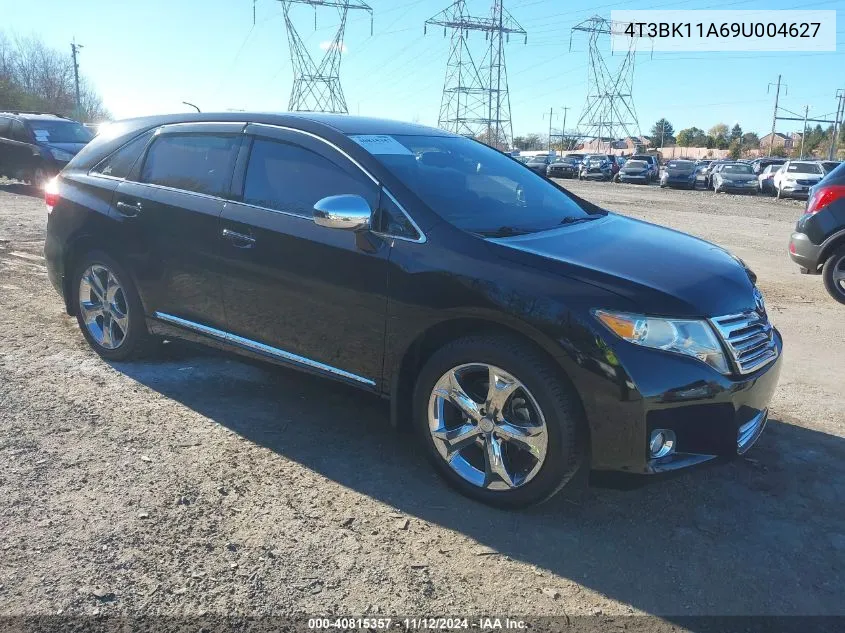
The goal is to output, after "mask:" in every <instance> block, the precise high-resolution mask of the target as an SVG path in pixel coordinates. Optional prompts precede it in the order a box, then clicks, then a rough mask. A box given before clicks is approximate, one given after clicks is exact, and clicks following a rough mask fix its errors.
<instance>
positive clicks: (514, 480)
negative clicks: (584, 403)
mask: <svg viewBox="0 0 845 633" xmlns="http://www.w3.org/2000/svg"><path fill="white" fill-rule="evenodd" d="M413 406H414V427H415V431H416V433H417V435H418V437H419V439H420V441H421V443H422V445H423V447H424V450H425V452H426V455H427V457H428V458H429V460H430V461H431V462H432V464H433V465H434V467H435V469H436V470H437V472H438V473H439V474H440V475H441V476H442V477H443V478H444V479H446V481H447V482H448V483H449V484H450V485H452V486H453V487H454V488H456V489H457V490H458V491H460V492H461V493H462V494H464V495H466V496H468V497H471V498H473V499H476V500H478V501H481V502H482V503H486V504H489V505H492V506H496V507H501V508H519V507H524V506H528V505H532V504H535V503H539V502H541V501H544V500H546V499H548V498H549V497H551V496H552V495H554V494H555V493H556V492H557V491H558V490H560V489H561V488H562V487H563V486H564V485H565V484H566V483H567V482H568V481H569V480H570V479H571V478H572V476H573V475H574V474H575V473H576V472H577V470H578V468H579V467H580V466H581V464H582V462H583V461H584V459H583V455H584V453H585V451H584V446H585V443H586V442H585V434H584V432H583V431H584V429H586V420H585V416H584V413H583V411H582V408H581V404H580V401H579V399H578V396H577V395H576V393H575V390H574V388H572V387H571V386H570V385H569V383H568V382H566V380H565V379H562V378H561V376H560V374H559V372H557V371H555V368H554V367H553V366H552V365H550V364H549V362H547V361H546V359H544V358H542V357H540V356H539V355H537V354H535V353H534V352H533V351H531V350H529V349H527V348H526V345H525V344H522V343H520V342H518V341H515V340H512V339H509V338H506V337H501V336H493V335H490V336H482V335H479V336H470V337H467V338H463V339H459V340H457V341H454V342H452V343H450V344H448V345H446V346H445V347H443V348H442V349H440V350H439V351H437V352H436V353H435V354H434V355H433V356H432V357H431V358H430V359H429V360H428V362H426V364H425V366H424V367H423V368H422V370H421V371H420V374H419V376H418V378H417V384H416V388H415V392H414V404H413Z"/></svg>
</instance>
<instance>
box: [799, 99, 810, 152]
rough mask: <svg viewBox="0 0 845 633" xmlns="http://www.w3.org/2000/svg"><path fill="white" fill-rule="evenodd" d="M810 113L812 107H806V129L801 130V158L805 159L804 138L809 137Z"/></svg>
mask: <svg viewBox="0 0 845 633" xmlns="http://www.w3.org/2000/svg"><path fill="white" fill-rule="evenodd" d="M809 111H810V106H808V105H805V106H804V129H803V130H801V154H800V155H799V158H804V138H805V137H806V136H807V113H808V112H809Z"/></svg>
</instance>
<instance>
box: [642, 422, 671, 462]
mask: <svg viewBox="0 0 845 633" xmlns="http://www.w3.org/2000/svg"><path fill="white" fill-rule="evenodd" d="M648 450H649V453H650V454H651V457H652V459H659V458H661V457H666V456H667V455H670V454H672V453H674V452H675V432H674V431H670V430H669V429H656V430H654V431H652V432H651V439H650V440H649V443H648Z"/></svg>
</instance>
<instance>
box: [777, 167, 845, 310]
mask: <svg viewBox="0 0 845 633" xmlns="http://www.w3.org/2000/svg"><path fill="white" fill-rule="evenodd" d="M789 256H790V257H791V258H792V261H794V262H795V263H796V264H798V265H799V266H800V267H801V272H803V273H811V274H818V273H821V274H822V277H823V279H824V285H825V288H827V291H828V292H829V293H830V295H831V296H832V297H833V298H834V299H836V300H837V301H838V302H839V303H845V163H841V164H840V165H839V167H837V168H836V169H834V170H833V171H832V172H830V173H829V174H827V176H825V177H824V178H823V179H822V180H821V181H820V182H819V183H818V184H817V185H815V186H814V187H812V188H811V189H810V195H809V198H808V199H807V207H806V209H805V210H804V214H803V215H802V216H801V217H800V218H798V223H797V224H796V226H795V232H794V233H793V234H792V237H791V238H790V239H789Z"/></svg>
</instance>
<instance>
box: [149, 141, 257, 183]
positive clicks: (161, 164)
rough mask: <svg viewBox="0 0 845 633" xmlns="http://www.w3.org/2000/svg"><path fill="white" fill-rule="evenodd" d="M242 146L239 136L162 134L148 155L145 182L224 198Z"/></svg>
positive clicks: (153, 143)
mask: <svg viewBox="0 0 845 633" xmlns="http://www.w3.org/2000/svg"><path fill="white" fill-rule="evenodd" d="M240 142H241V135H237V134H162V135H160V136H159V137H158V138H156V139H155V140H153V142H152V145H151V146H150V149H149V151H148V152H147V158H146V160H145V161H144V167H143V169H142V170H141V182H144V183H149V184H153V185H161V186H164V187H172V188H174V189H183V190H185V191H193V192H196V193H204V194H207V195H211V196H222V195H223V194H225V193H227V192H228V190H229V183H230V182H231V179H232V171H233V169H234V165H235V159H236V158H237V155H238V149H239V148H240Z"/></svg>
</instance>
